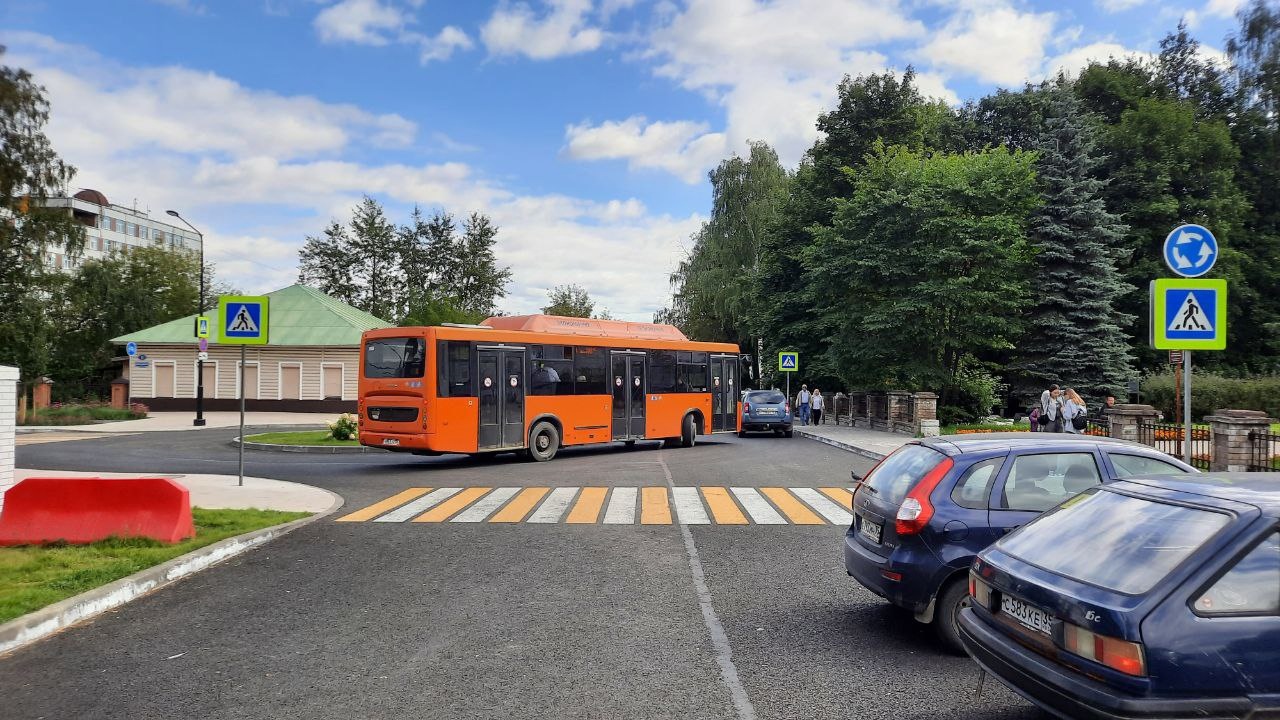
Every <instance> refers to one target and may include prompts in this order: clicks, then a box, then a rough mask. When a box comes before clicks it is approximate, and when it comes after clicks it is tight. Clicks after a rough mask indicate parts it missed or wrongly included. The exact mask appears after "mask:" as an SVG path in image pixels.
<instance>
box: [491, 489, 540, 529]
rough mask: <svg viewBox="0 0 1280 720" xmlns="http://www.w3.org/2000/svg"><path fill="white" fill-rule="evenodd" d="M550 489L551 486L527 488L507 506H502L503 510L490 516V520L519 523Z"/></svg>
mask: <svg viewBox="0 0 1280 720" xmlns="http://www.w3.org/2000/svg"><path fill="white" fill-rule="evenodd" d="M550 490H551V488H544V487H531V488H525V489H524V490H522V491H521V492H520V494H519V495H517V496H516V499H515V500H512V501H511V502H509V503H507V506H506V507H504V508H502V511H501V512H499V513H498V514H497V515H494V516H493V517H491V518H489V522H491V523H518V522H520V521H521V520H524V516H525V515H528V514H529V511H530V510H532V509H533V506H534V505H537V504H538V501H539V500H541V499H542V496H543V495H546V494H547V492H549V491H550Z"/></svg>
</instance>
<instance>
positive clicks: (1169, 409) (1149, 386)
mask: <svg viewBox="0 0 1280 720" xmlns="http://www.w3.org/2000/svg"><path fill="white" fill-rule="evenodd" d="M1142 401H1143V402H1145V403H1147V404H1149V405H1153V406H1155V408H1156V409H1157V410H1159V411H1160V412H1162V413H1164V416H1165V418H1166V419H1169V420H1172V419H1173V418H1174V417H1176V414H1175V411H1174V404H1175V401H1174V376H1173V374H1172V373H1165V374H1161V375H1151V376H1148V377H1147V378H1145V379H1144V380H1143V383H1142ZM1227 409H1230V410H1262V411H1264V412H1266V413H1267V415H1269V416H1271V417H1280V376H1274V375H1268V376H1257V377H1251V378H1228V377H1222V376H1221V375H1212V374H1207V373H1206V374H1201V373H1198V372H1194V371H1193V372H1192V376H1191V417H1192V418H1194V419H1202V418H1204V416H1205V415H1212V414H1213V413H1214V411H1216V410H1227Z"/></svg>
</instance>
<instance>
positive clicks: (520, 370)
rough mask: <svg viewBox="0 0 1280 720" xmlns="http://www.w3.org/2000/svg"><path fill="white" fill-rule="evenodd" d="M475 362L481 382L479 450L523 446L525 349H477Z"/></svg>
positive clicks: (524, 439) (505, 347)
mask: <svg viewBox="0 0 1280 720" xmlns="http://www.w3.org/2000/svg"><path fill="white" fill-rule="evenodd" d="M476 359H477V368H478V370H479V373H478V375H479V380H480V382H479V388H478V392H479V396H480V428H479V431H480V435H479V442H478V445H477V447H478V449H480V450H499V449H509V448H522V447H524V446H525V444H526V440H527V438H526V437H525V430H524V394H525V363H524V348H522V347H510V346H501V345H500V346H494V347H484V346H480V347H478V348H477V349H476Z"/></svg>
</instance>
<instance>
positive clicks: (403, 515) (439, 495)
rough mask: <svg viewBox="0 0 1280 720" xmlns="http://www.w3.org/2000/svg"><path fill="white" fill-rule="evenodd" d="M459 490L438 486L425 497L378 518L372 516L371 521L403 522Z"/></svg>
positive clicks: (460, 490) (459, 490)
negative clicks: (438, 487)
mask: <svg viewBox="0 0 1280 720" xmlns="http://www.w3.org/2000/svg"><path fill="white" fill-rule="evenodd" d="M460 492H462V488H440V489H438V490H434V491H432V492H430V493H428V494H427V495H426V496H425V497H420V498H418V499H417V500H414V501H413V502H411V503H409V504H408V505H405V506H404V507H402V508H400V509H398V510H392V511H391V512H389V513H387V514H386V515H383V516H382V517H380V518H374V520H373V521H374V522H404V521H405V520H408V519H409V518H411V517H413V516H414V515H417V514H419V513H421V512H422V511H423V510H426V509H428V508H431V507H434V506H435V505H436V503H440V502H444V501H445V500H448V499H449V498H450V497H453V496H454V495H456V494H458V493H460Z"/></svg>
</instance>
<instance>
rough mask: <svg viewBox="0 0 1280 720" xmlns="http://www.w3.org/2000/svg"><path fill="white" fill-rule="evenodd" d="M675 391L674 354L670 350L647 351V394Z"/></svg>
mask: <svg viewBox="0 0 1280 720" xmlns="http://www.w3.org/2000/svg"><path fill="white" fill-rule="evenodd" d="M675 391H676V354H675V352H673V351H671V350H650V351H649V392H651V393H669V392H675Z"/></svg>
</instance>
